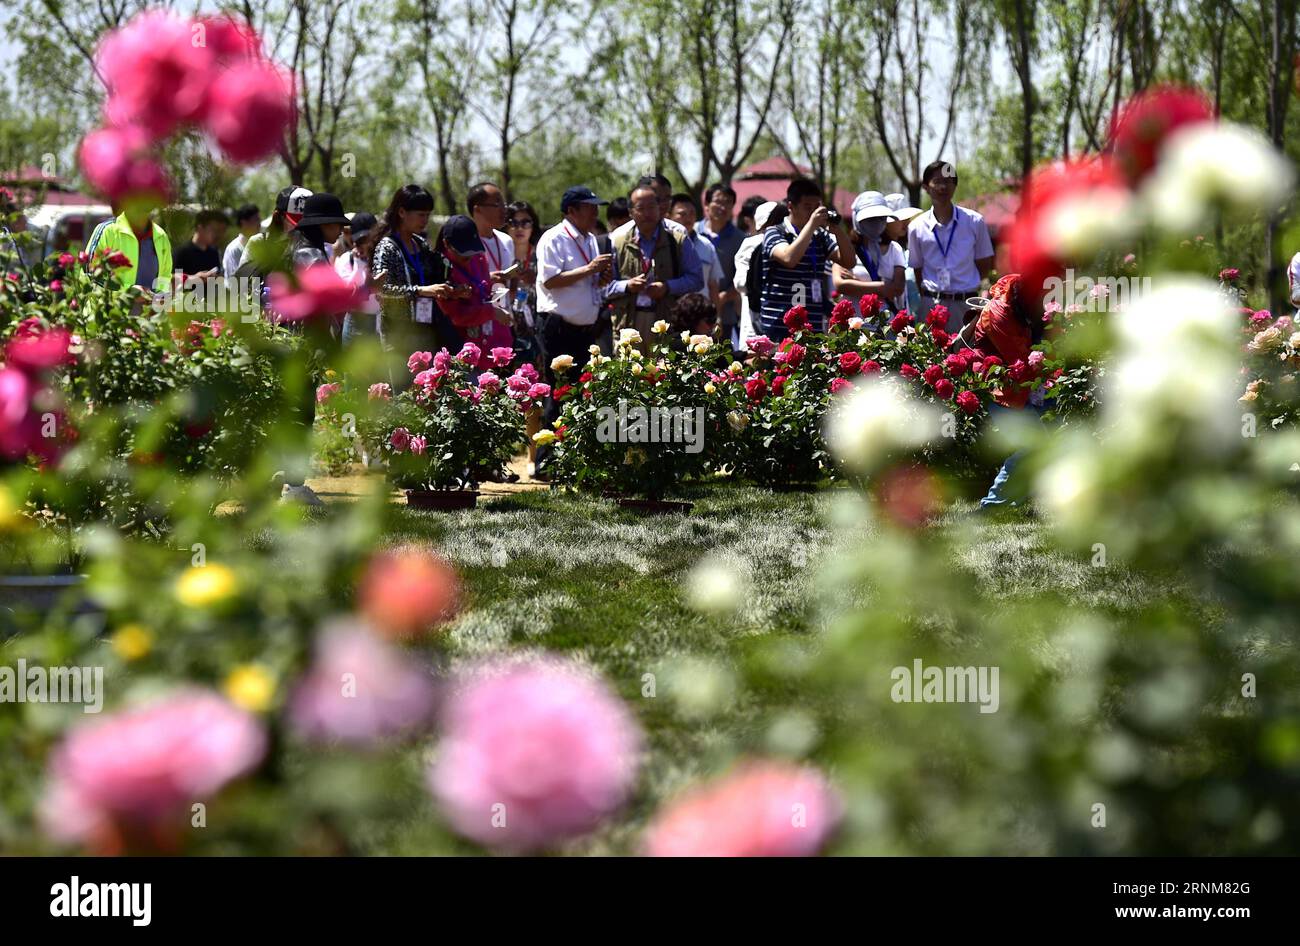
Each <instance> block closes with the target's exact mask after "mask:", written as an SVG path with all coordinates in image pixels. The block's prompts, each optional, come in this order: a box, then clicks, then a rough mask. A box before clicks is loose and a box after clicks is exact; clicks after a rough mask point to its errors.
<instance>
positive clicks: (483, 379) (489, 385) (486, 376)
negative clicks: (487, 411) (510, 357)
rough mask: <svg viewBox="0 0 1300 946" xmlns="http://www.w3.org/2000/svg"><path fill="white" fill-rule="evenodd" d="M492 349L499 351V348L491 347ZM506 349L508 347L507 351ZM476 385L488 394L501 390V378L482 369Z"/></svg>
mask: <svg viewBox="0 0 1300 946" xmlns="http://www.w3.org/2000/svg"><path fill="white" fill-rule="evenodd" d="M493 350H494V351H499V350H500V349H493ZM508 350H509V349H507V351H508ZM478 386H479V389H480V390H482V391H487V392H488V393H489V394H493V393H495V392H497V391H500V390H501V379H500V378H499V377H497V376H496V375H495V374H493V373H492V372H491V371H484V372H483V373H482V374H481V375H479V376H478Z"/></svg>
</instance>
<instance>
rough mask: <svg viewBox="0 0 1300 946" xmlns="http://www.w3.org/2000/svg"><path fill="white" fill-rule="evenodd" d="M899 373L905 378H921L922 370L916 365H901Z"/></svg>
mask: <svg viewBox="0 0 1300 946" xmlns="http://www.w3.org/2000/svg"><path fill="white" fill-rule="evenodd" d="M898 373H899V374H901V375H902V376H903V377H904V378H919V377H921V372H920V369H918V368H917V367H916V365H900V366H899V368H898Z"/></svg>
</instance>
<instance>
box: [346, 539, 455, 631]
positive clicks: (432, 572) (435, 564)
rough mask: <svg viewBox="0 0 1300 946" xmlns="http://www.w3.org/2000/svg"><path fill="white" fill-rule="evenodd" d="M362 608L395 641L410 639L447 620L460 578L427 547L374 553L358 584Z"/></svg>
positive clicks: (359, 602) (358, 598)
mask: <svg viewBox="0 0 1300 946" xmlns="http://www.w3.org/2000/svg"><path fill="white" fill-rule="evenodd" d="M357 601H358V606H359V608H360V611H361V613H362V614H363V615H365V618H366V620H367V621H369V622H370V624H371V626H372V627H374V628H375V629H377V630H378V631H379V632H380V633H381V634H383V635H384V636H385V637H388V638H392V639H394V640H403V641H404V640H413V639H416V638H419V637H421V636H423V635H424V634H427V633H428V632H429V631H431V630H433V629H435V628H437V627H438V626H439V625H441V624H444V623H445V622H446V621H448V620H450V619H451V618H452V617H453V616H454V615H455V613H456V609H457V608H458V606H459V602H460V580H459V579H458V578H457V577H456V572H455V570H454V569H452V567H451V566H450V565H448V564H447V562H446V561H444V560H443V559H441V558H439V557H438V556H437V555H434V554H433V553H432V552H431V551H430V550H429V549H428V548H427V547H422V546H407V547H404V548H399V549H391V550H387V551H383V552H379V553H376V554H375V555H374V556H373V557H372V558H371V559H370V561H369V563H367V565H366V570H365V573H364V574H363V575H362V578H361V583H360V585H359V586H358V588H357Z"/></svg>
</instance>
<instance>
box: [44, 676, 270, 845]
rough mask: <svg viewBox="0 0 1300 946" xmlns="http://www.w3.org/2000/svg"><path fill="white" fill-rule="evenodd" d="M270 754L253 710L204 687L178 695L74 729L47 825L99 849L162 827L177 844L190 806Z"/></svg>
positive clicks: (63, 750) (62, 749)
mask: <svg viewBox="0 0 1300 946" xmlns="http://www.w3.org/2000/svg"><path fill="white" fill-rule="evenodd" d="M265 753H266V734H265V732H264V731H263V730H262V727H261V726H260V725H259V724H258V722H257V720H256V719H254V718H253V717H252V716H251V715H249V714H248V713H246V712H244V711H243V710H240V709H237V708H235V707H234V706H232V705H231V704H230V703H227V702H226V701H225V700H224V699H222V698H221V697H219V696H218V695H217V694H215V693H211V692H208V691H206V690H183V691H180V692H177V693H173V694H172V695H170V696H166V697H163V698H161V699H158V700H155V701H154V702H151V703H149V704H147V705H145V706H142V707H139V708H136V709H129V710H123V711H120V712H117V713H113V714H110V715H108V716H105V717H103V718H100V719H96V720H95V721H93V722H87V723H81V724H78V725H74V726H73V727H72V729H70V730H69V731H68V733H67V735H66V736H65V737H64V739H63V742H62V743H61V744H60V745H59V747H58V748H57V749H55V751H54V753H53V755H52V756H51V758H50V763H49V768H48V770H47V775H48V783H47V787H46V791H45V796H44V797H43V798H42V800H41V806H40V816H41V822H42V824H43V825H44V826H45V830H46V831H47V832H48V833H49V834H50V835H51V836H53V837H55V838H57V839H58V840H60V841H74V842H81V843H89V844H92V845H108V844H111V843H113V840H114V839H115V838H117V837H120V836H121V835H122V834H123V833H126V834H128V835H133V836H137V837H143V836H147V835H152V836H155V837H156V836H157V832H158V829H162V830H164V831H169V832H174V834H175V835H176V837H177V838H178V839H179V837H180V835H181V834H182V833H183V832H185V831H187V830H188V829H189V813H190V806H191V805H192V804H194V803H195V802H198V801H203V800H205V799H209V798H211V797H213V796H214V795H216V794H217V792H219V791H220V790H221V789H222V788H223V787H224V786H225V785H226V784H227V783H229V782H231V781H233V780H234V779H237V778H239V777H240V776H242V775H246V774H247V773H249V772H251V771H252V770H253V769H254V768H256V766H257V764H258V763H259V762H260V761H261V760H262V756H263V755H264V754H265Z"/></svg>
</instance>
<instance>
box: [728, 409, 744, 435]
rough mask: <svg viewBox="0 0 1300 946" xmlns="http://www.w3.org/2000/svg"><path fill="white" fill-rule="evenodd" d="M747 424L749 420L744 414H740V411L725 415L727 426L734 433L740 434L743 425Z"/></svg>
mask: <svg viewBox="0 0 1300 946" xmlns="http://www.w3.org/2000/svg"><path fill="white" fill-rule="evenodd" d="M748 423H749V418H748V417H746V416H745V415H744V414H742V413H740V411H731V412H729V413H728V414H727V426H728V427H730V428H731V429H732V430H734V431H735V432H736V433H740V432H741V431H742V430H744V429H745V425H746V424H748Z"/></svg>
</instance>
